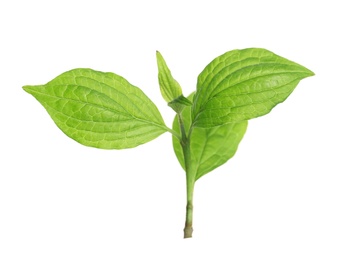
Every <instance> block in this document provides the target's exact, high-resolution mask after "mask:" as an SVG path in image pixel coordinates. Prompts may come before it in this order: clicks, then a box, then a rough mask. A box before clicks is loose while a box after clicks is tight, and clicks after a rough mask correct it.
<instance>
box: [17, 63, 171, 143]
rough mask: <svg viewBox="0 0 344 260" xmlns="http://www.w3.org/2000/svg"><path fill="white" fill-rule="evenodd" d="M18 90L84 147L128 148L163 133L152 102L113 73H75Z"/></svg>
mask: <svg viewBox="0 0 344 260" xmlns="http://www.w3.org/2000/svg"><path fill="white" fill-rule="evenodd" d="M23 88H24V90H25V91H27V92H28V93H30V94H32V95H33V96H34V97H35V98H36V99H37V100H38V101H39V102H40V103H41V104H42V105H43V106H44V107H45V109H46V110H47V111H48V113H49V114H50V116H51V117H52V119H53V120H54V121H55V123H56V124H57V126H58V127H59V128H60V129H61V130H62V131H63V132H64V133H65V134H66V135H68V136H69V137H71V138H72V139H74V140H76V141H77V142H79V143H81V144H83V145H87V146H92V147H97V148H103V149H123V148H131V147H135V146H137V145H140V144H143V143H146V142H148V141H150V140H152V139H154V138H156V137H158V136H159V135H161V134H162V133H164V132H166V131H167V130H168V128H167V127H166V126H165V123H164V121H163V119H162V117H161V115H160V113H159V111H158V109H157V107H156V106H155V105H154V104H153V102H152V101H151V100H150V99H149V98H148V97H147V96H146V95H145V94H144V93H143V92H142V91H141V90H140V89H139V88H137V87H135V86H133V85H131V84H130V83H129V82H128V81H127V80H125V79H124V78H122V77H120V76H118V75H116V74H114V73H104V72H99V71H94V70H91V69H74V70H71V71H67V72H65V73H63V74H61V75H60V76H58V77H56V78H55V79H53V80H52V81H50V82H49V83H47V84H46V85H39V86H25V87H23Z"/></svg>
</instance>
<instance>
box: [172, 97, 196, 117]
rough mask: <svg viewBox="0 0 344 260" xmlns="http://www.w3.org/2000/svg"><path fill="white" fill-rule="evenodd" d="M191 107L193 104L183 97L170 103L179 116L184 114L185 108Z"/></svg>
mask: <svg viewBox="0 0 344 260" xmlns="http://www.w3.org/2000/svg"><path fill="white" fill-rule="evenodd" d="M191 105H192V102H191V101H190V100H189V99H187V98H186V97H184V96H183V95H181V96H179V97H177V98H176V99H175V100H173V101H171V102H169V103H168V106H169V107H171V108H172V109H173V110H174V111H175V112H176V113H177V114H178V113H180V112H182V111H183V109H184V108H185V107H188V106H191Z"/></svg>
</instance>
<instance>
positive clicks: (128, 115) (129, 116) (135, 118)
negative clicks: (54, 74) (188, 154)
mask: <svg viewBox="0 0 344 260" xmlns="http://www.w3.org/2000/svg"><path fill="white" fill-rule="evenodd" d="M85 88H88V87H85ZM88 89H90V88H88ZM90 90H92V91H96V90H93V89H90ZM30 91H31V92H35V93H38V94H40V95H44V96H48V97H52V98H56V99H62V100H63V99H65V100H70V101H73V102H76V103H80V104H86V105H89V106H93V107H97V108H101V109H103V110H106V111H109V112H112V113H115V114H116V113H117V114H120V115H122V116H124V117H128V118H132V119H134V120H138V121H141V122H144V123H146V124H151V125H154V126H156V127H159V128H161V129H164V130H165V131H168V130H167V126H165V125H159V124H157V123H155V122H153V121H148V120H145V119H142V118H138V117H135V116H134V115H132V114H130V113H129V112H128V111H127V110H126V109H124V108H123V109H124V110H125V111H127V112H128V114H123V113H121V112H118V111H116V110H113V109H110V108H107V107H104V106H101V105H98V104H93V103H86V102H81V101H79V100H75V99H72V98H66V97H57V96H52V95H49V94H47V93H43V92H39V91H35V90H33V89H32V88H31V89H30ZM96 92H97V93H100V94H102V93H101V92H99V91H96ZM105 96H106V95H105ZM107 97H108V96H107ZM45 103H46V102H45ZM116 104H118V103H117V102H116ZM118 105H119V106H121V105H120V104H118ZM121 107H122V106H121ZM54 110H55V109H54ZM59 112H61V111H59Z"/></svg>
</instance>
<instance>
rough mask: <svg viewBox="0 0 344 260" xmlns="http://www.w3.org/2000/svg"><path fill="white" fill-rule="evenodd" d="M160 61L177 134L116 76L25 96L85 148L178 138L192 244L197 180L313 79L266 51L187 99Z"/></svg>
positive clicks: (57, 84) (71, 80) (229, 65)
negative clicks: (255, 122) (252, 122)
mask: <svg viewBox="0 0 344 260" xmlns="http://www.w3.org/2000/svg"><path fill="white" fill-rule="evenodd" d="M156 58H157V63H158V70H159V74H158V78H159V85H160V90H161V94H162V96H163V98H164V99H165V100H166V101H167V103H168V106H170V107H171V108H172V109H173V110H174V111H175V112H176V113H177V115H176V117H175V120H174V122H173V129H170V128H168V127H167V126H166V125H165V123H164V121H163V119H162V117H161V115H160V113H159V111H158V109H157V107H156V106H155V105H154V104H153V103H152V101H151V100H150V99H149V98H148V97H147V96H146V95H145V94H144V93H143V92H142V91H141V90H140V89H139V88H137V87H135V86H133V85H131V84H130V83H129V82H128V81H127V80H125V79H124V78H122V77H120V76H118V75H116V74H114V73H104V72H99V71H94V70H91V69H74V70H71V71H67V72H65V73H63V74H61V75H60V76H58V77H56V78H55V79H53V80H52V81H50V82H48V83H47V84H45V85H39V86H25V87H24V90H25V91H27V92H28V93H30V94H32V95H33V96H34V97H35V98H36V99H37V100H38V101H39V102H40V103H41V104H42V105H43V106H44V107H45V109H46V110H47V111H48V113H49V114H50V116H51V118H52V119H53V120H54V121H55V123H56V124H57V126H58V127H59V128H60V129H61V130H62V131H63V132H64V133H65V134H66V135H68V136H69V137H71V138H72V139H74V140H76V141H77V142H79V143H81V144H84V145H87V146H92V147H97V148H103V149H123V148H131V147H135V146H138V145H140V144H143V143H146V142H149V141H151V140H153V139H155V138H156V137H158V136H159V135H161V134H162V133H164V132H166V131H168V132H170V133H171V134H173V147H174V151H175V154H176V156H177V158H178V160H179V163H180V164H181V166H182V167H183V169H184V170H185V173H186V187H187V192H186V194H187V207H186V208H187V210H186V221H185V228H184V237H185V238H188V237H191V236H192V231H193V227H192V219H193V191H194V185H195V182H196V180H197V179H199V178H200V177H202V176H203V175H205V174H207V173H209V172H210V171H212V170H214V169H215V168H217V167H219V166H220V165H222V164H224V163H225V162H227V161H228V160H229V159H230V158H232V157H233V156H234V154H235V153H236V151H237V149H238V146H239V143H240V141H241V140H242V138H243V136H244V134H245V132H246V128H247V120H249V119H252V118H255V117H259V116H262V115H265V114H267V113H269V112H270V110H271V109H272V108H273V107H274V106H276V105H277V104H278V103H281V102H283V101H284V100H285V99H286V98H287V97H288V96H289V95H290V94H291V92H292V91H293V90H294V88H295V87H296V85H297V84H298V83H299V81H300V80H301V79H303V78H306V77H309V76H312V75H314V73H313V72H311V71H310V70H308V69H306V68H305V67H303V66H301V65H299V64H297V63H295V62H292V61H289V60H287V59H285V58H282V57H280V56H277V55H276V54H274V53H272V52H270V51H267V50H264V49H257V48H251V49H244V50H234V51H230V52H227V53H225V54H223V55H221V56H219V57H217V58H216V59H214V60H213V61H212V62H211V63H210V64H209V65H208V66H206V68H205V69H204V70H203V71H202V73H201V74H200V75H199V77H198V82H197V89H196V92H195V93H194V94H192V95H190V96H189V98H185V97H184V96H183V94H182V89H181V87H180V85H179V83H178V82H177V81H176V80H175V79H174V78H173V77H172V74H171V71H170V70H169V68H168V67H167V64H166V62H165V60H164V58H163V57H162V55H161V54H160V53H159V52H157V53H156ZM191 100H193V102H192V101H191Z"/></svg>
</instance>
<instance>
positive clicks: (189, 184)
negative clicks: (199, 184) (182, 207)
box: [178, 114, 195, 238]
mask: <svg viewBox="0 0 344 260" xmlns="http://www.w3.org/2000/svg"><path fill="white" fill-rule="evenodd" d="M178 121H179V126H180V130H181V134H182V140H181V141H180V144H181V146H182V148H183V154H184V163H185V172H186V194H187V203H186V220H185V228H184V238H190V237H192V231H193V228H192V217H193V191H194V185H195V174H194V172H193V169H192V167H191V151H190V135H189V137H188V136H187V135H186V132H185V127H184V122H183V119H182V117H181V115H180V114H178ZM189 134H190V132H189Z"/></svg>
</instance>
